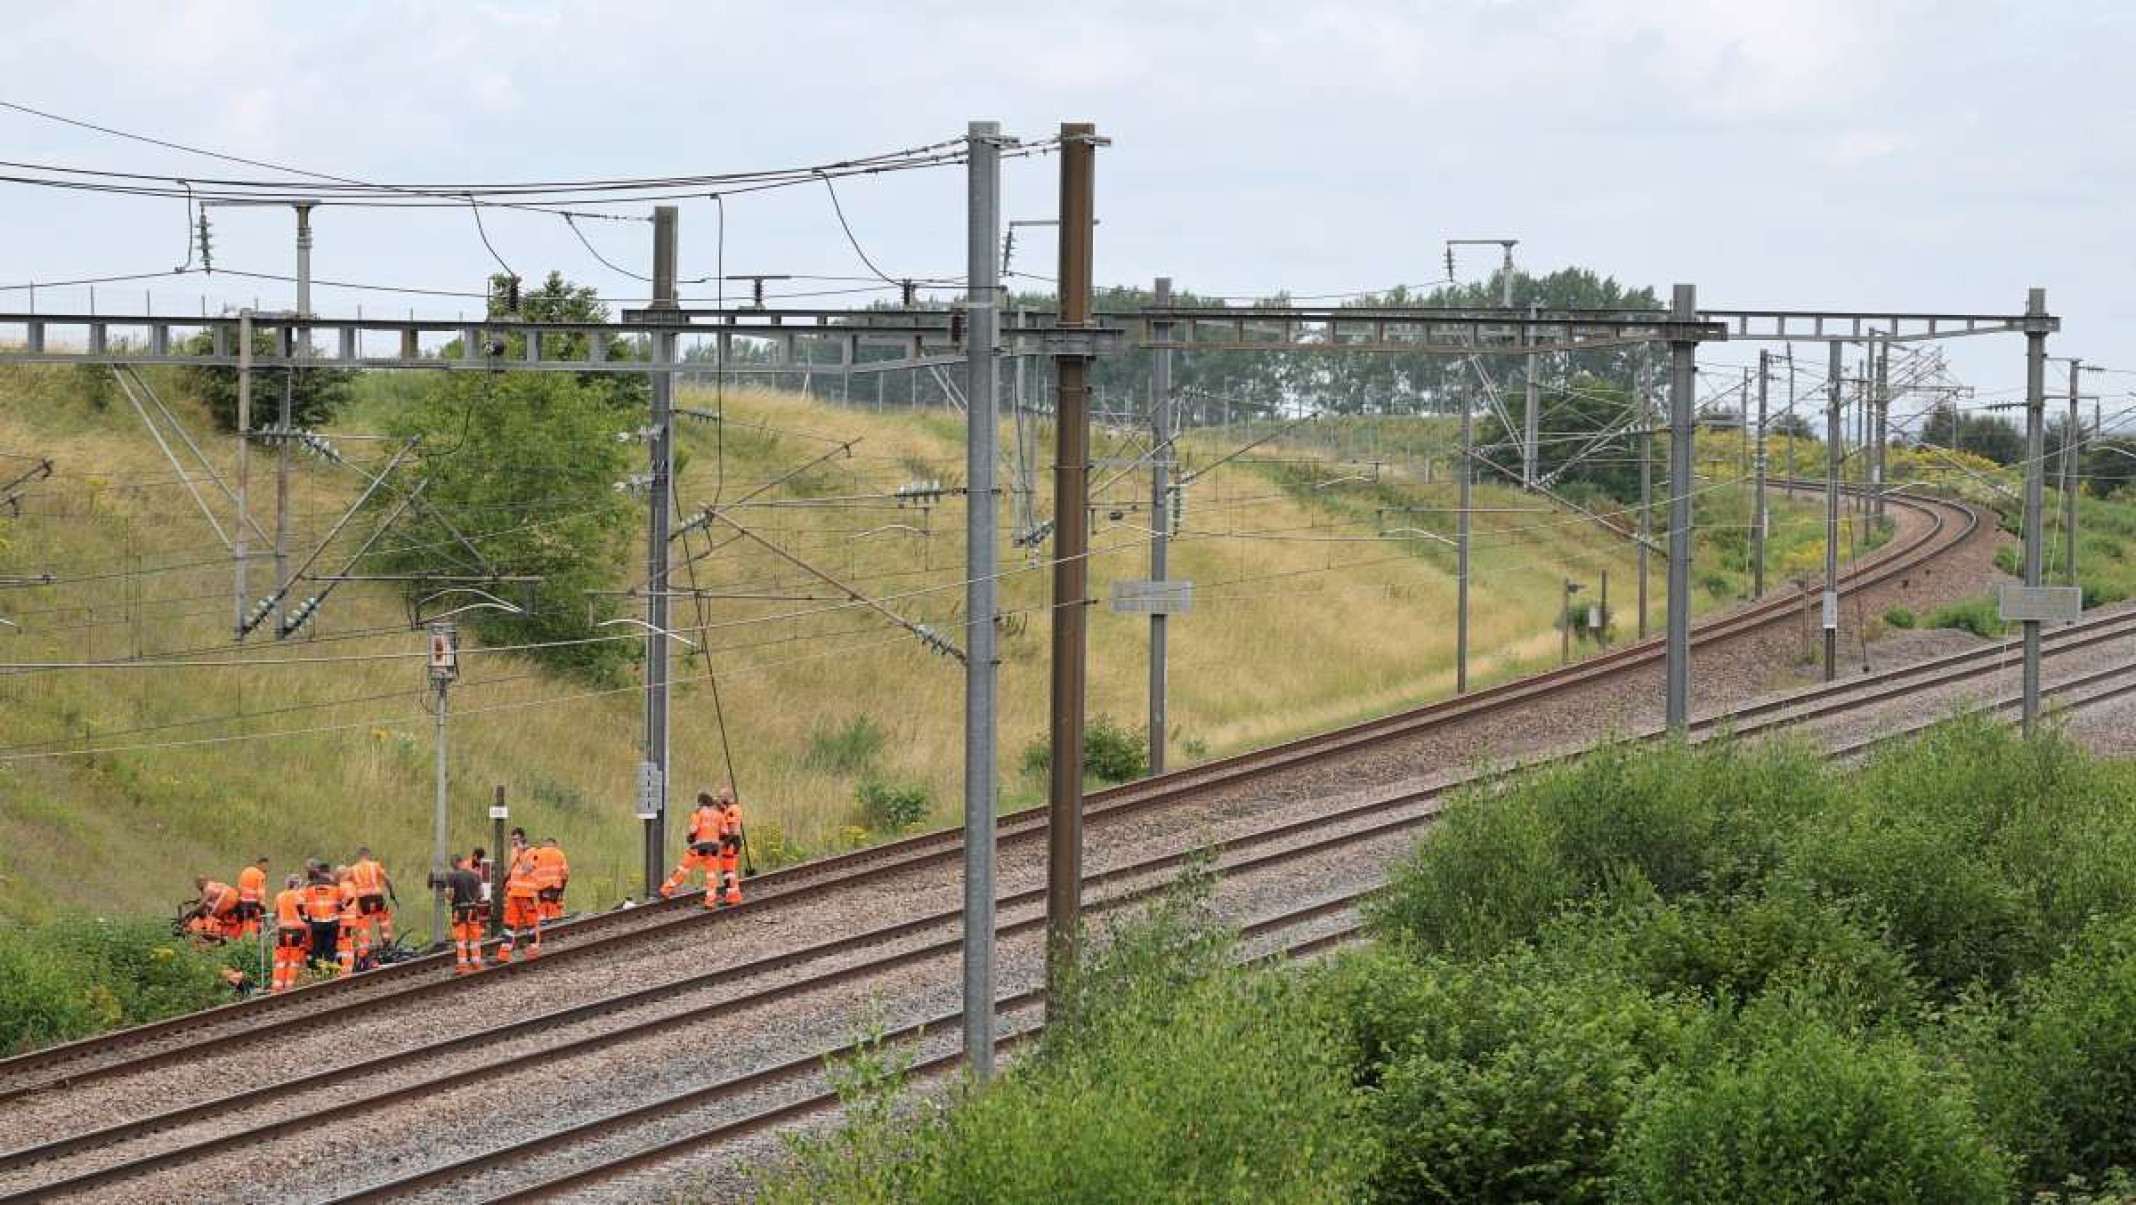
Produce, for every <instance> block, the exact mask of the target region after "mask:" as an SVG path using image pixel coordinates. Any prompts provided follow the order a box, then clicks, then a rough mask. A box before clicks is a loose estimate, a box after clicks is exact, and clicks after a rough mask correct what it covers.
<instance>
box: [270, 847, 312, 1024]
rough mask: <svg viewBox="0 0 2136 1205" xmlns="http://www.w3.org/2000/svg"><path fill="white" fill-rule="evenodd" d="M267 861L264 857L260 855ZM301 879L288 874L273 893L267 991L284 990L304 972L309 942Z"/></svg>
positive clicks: (291, 985)
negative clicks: (271, 956) (270, 974)
mask: <svg viewBox="0 0 2136 1205" xmlns="http://www.w3.org/2000/svg"><path fill="white" fill-rule="evenodd" d="M260 860H261V861H263V862H264V861H266V859H265V858H262V859H260ZM303 881H304V880H302V879H300V878H298V877H297V876H296V875H290V876H289V878H288V880H287V881H286V882H284V883H283V885H282V891H281V893H280V894H278V895H276V896H275V897H274V978H273V979H272V980H271V981H270V982H269V985H268V989H267V990H268V991H270V992H286V991H288V990H289V989H290V988H293V987H295V986H296V985H297V980H298V979H299V978H300V977H301V976H302V975H303V974H304V949H305V947H306V946H308V945H310V944H311V930H310V928H309V926H307V925H306V924H305V923H304V892H303V890H302V889H301V887H300V884H302V883H303Z"/></svg>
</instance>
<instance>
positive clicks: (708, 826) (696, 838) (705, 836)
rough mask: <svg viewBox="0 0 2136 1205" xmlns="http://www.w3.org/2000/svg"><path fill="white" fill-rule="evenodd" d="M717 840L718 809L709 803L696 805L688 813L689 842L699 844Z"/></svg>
mask: <svg viewBox="0 0 2136 1205" xmlns="http://www.w3.org/2000/svg"><path fill="white" fill-rule="evenodd" d="M717 840H719V809H718V808H715V807H713V806H712V805H711V804H709V803H701V804H698V805H697V810H696V811H694V812H691V813H690V844H692V845H699V844H703V843H707V842H711V841H717Z"/></svg>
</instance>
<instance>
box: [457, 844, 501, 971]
mask: <svg viewBox="0 0 2136 1205" xmlns="http://www.w3.org/2000/svg"><path fill="white" fill-rule="evenodd" d="M474 866H475V860H474V859H473V858H454V859H453V862H452V869H451V870H450V871H449V872H447V873H446V875H445V890H446V892H447V893H448V894H449V895H450V896H451V902H452V969H453V973H454V974H456V975H472V974H474V973H475V972H476V971H479V970H481V969H482V925H483V922H484V921H486V920H487V919H488V917H487V916H486V915H485V913H486V912H487V907H486V905H485V904H484V903H483V899H482V879H481V877H480V876H478V875H477V874H476V873H475V869H474ZM500 956H501V955H500Z"/></svg>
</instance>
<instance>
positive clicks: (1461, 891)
mask: <svg viewBox="0 0 2136 1205" xmlns="http://www.w3.org/2000/svg"><path fill="white" fill-rule="evenodd" d="M1830 791H1831V783H1830V780H1829V779H1828V777H1827V776H1826V774H1825V773H1824V770H1823V767H1822V765H1821V763H1820V762H1819V761H1818V760H1817V759H1816V757H1815V756H1813V755H1812V754H1811V753H1810V752H1809V751H1807V750H1806V749H1801V748H1797V747H1795V746H1779V747H1768V748H1760V749H1755V750H1753V749H1749V748H1746V747H1742V746H1738V745H1735V744H1733V743H1730V742H1722V743H1718V744H1713V745H1706V746H1700V747H1697V748H1692V747H1688V746H1684V745H1681V744H1672V745H1668V746H1664V747H1661V748H1657V749H1634V748H1632V747H1630V746H1621V745H1620V746H1611V747H1609V748H1605V749H1601V750H1598V751H1596V752H1595V753H1592V754H1590V755H1588V756H1587V757H1585V758H1582V759H1581V760H1579V761H1577V762H1574V763H1571V764H1568V765H1561V766H1555V767H1551V768H1548V769H1544V770H1540V771H1537V772H1534V773H1531V774H1527V775H1524V776H1522V777H1521V778H1520V779H1519V780H1517V781H1516V782H1514V783H1513V784H1512V785H1510V786H1508V787H1505V788H1503V789H1499V790H1495V791H1494V790H1478V791H1470V792H1468V793H1465V794H1464V795H1462V796H1461V797H1460V798H1459V799H1457V800H1456V801H1455V802H1454V803H1453V804H1452V805H1451V806H1450V807H1449V808H1448V809H1447V811H1446V813H1445V815H1444V816H1443V817H1442V818H1441V820H1440V821H1439V823H1438V824H1437V825H1436V826H1435V828H1434V831H1433V833H1432V836H1431V838H1430V839H1429V840H1426V841H1422V842H1419V843H1418V845H1417V847H1416V848H1415V850H1413V851H1412V852H1411V853H1410V854H1409V855H1408V856H1407V857H1406V858H1405V859H1403V860H1402V861H1401V862H1399V863H1398V864H1397V865H1396V866H1395V868H1394V872H1393V875H1392V882H1391V883H1390V884H1389V888H1388V890H1387V891H1386V892H1385V893H1383V894H1382V895H1381V896H1380V897H1379V898H1378V899H1377V900H1376V901H1375V902H1374V903H1373V904H1372V906H1371V907H1370V908H1369V909H1368V914H1369V916H1370V919H1371V921H1372V924H1373V925H1374V927H1375V928H1376V930H1377V931H1378V932H1379V933H1381V934H1383V935H1400V936H1402V937H1404V938H1405V939H1407V940H1410V941H1413V942H1415V943H1417V945H1418V948H1419V949H1421V950H1423V951H1425V952H1429V953H1447V954H1454V955H1478V954H1488V953H1491V952H1492V951H1494V950H1496V949H1498V948H1500V947H1501V946H1503V945H1504V944H1505V943H1507V942H1509V941H1517V940H1521V939H1523V938H1525V937H1528V936H1530V935H1532V934H1533V933H1535V932H1536V930H1537V929H1538V928H1539V927H1541V925H1542V924H1543V923H1544V922H1545V921H1547V920H1549V919H1550V918H1551V917H1552V916H1554V915H1555V914H1556V913H1557V912H1558V911H1559V910H1560V909H1562V908H1563V907H1565V906H1566V905H1568V904H1572V903H1576V902H1579V901H1581V900H1585V899H1591V898H1596V897H1598V896H1600V895H1602V894H1604V893H1605V892H1606V891H1608V890H1610V889H1611V888H1612V886H1613V885H1616V884H1620V883H1622V882H1623V881H1625V880H1626V879H1627V878H1631V877H1636V878H1638V879H1640V880H1642V881H1644V882H1645V883H1648V884H1651V885H1652V887H1653V889H1654V890H1655V891H1656V892H1658V893H1659V894H1660V895H1661V896H1662V897H1663V898H1673V897H1675V896H1678V895H1682V894H1685V893H1687V892H1692V891H1701V890H1710V891H1715V892H1718V893H1720V894H1724V895H1725V894H1729V893H1731V892H1733V891H1736V890H1738V889H1740V888H1741V887H1743V886H1744V885H1746V884H1750V883H1755V882H1757V881H1759V880H1761V879H1762V878H1763V877H1764V875H1765V874H1766V873H1767V872H1768V871H1769V870H1770V869H1771V867H1772V866H1773V864H1774V863H1775V861H1776V860H1777V858H1778V856H1779V851H1780V843H1781V840H1782V838H1783V836H1784V835H1785V834H1786V833H1787V832H1789V831H1790V830H1791V829H1792V827H1793V826H1794V824H1795V823H1796V821H1797V820H1798V819H1799V818H1800V817H1802V816H1806V815H1811V814H1814V813H1815V811H1816V810H1817V808H1818V807H1819V805H1820V800H1821V799H1822V798H1823V796H1825V795H1826V794H1828V793H1829V792H1830Z"/></svg>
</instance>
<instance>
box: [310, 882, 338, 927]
mask: <svg viewBox="0 0 2136 1205" xmlns="http://www.w3.org/2000/svg"><path fill="white" fill-rule="evenodd" d="M304 919H306V920H308V921H311V922H312V923H313V924H325V923H326V922H328V921H336V920H340V919H341V888H339V887H337V886H335V885H334V884H332V883H312V884H310V885H308V886H306V887H305V888H304Z"/></svg>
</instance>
